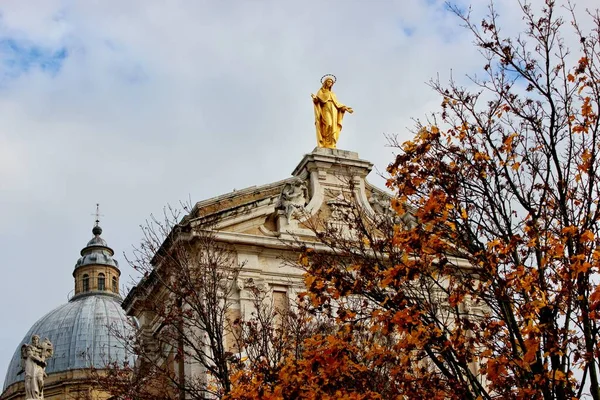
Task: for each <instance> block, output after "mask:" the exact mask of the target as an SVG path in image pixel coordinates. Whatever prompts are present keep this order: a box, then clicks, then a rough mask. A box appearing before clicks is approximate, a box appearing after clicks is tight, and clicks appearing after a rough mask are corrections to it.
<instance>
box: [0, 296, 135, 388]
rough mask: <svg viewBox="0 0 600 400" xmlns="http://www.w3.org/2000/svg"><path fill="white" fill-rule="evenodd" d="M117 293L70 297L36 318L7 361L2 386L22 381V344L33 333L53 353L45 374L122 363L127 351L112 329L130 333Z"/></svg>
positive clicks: (27, 341) (125, 358)
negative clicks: (46, 343)
mask: <svg viewBox="0 0 600 400" xmlns="http://www.w3.org/2000/svg"><path fill="white" fill-rule="evenodd" d="M130 329H131V328H130V326H129V323H128V319H127V316H126V315H125V311H124V310H123V309H122V308H121V300H120V297H119V296H115V295H110V294H106V295H102V294H97V293H95V294H90V295H88V296H83V297H79V298H77V299H73V300H71V301H70V302H69V303H67V304H63V305H62V306H60V307H58V308H56V309H54V310H53V311H50V312H49V313H48V314H46V315H45V316H43V317H42V318H41V319H40V320H38V321H37V322H36V323H35V324H33V326H32V327H31V329H29V332H27V334H26V335H25V337H24V338H23V340H21V342H20V343H19V345H18V346H17V349H16V350H15V353H14V355H13V357H12V359H11V361H10V364H9V366H8V370H7V372H6V378H5V380H4V389H6V388H8V387H9V386H10V385H12V384H13V383H16V382H19V381H23V380H24V378H25V377H24V375H25V374H23V373H21V374H19V372H20V371H21V346H22V345H23V344H25V343H30V340H31V336H32V335H39V336H40V338H41V339H44V338H48V339H49V340H50V342H52V344H53V345H54V355H53V356H52V357H51V358H50V359H49V360H48V366H47V367H46V374H48V375H50V374H53V373H56V372H62V371H67V370H73V369H82V368H89V367H90V366H94V367H97V368H102V367H105V366H106V365H107V363H108V362H114V361H116V362H123V361H126V360H127V353H126V351H125V349H124V347H123V345H122V344H121V343H120V342H119V340H118V339H117V338H116V337H115V336H114V333H113V332H114V330H118V331H119V332H123V333H128V332H130Z"/></svg>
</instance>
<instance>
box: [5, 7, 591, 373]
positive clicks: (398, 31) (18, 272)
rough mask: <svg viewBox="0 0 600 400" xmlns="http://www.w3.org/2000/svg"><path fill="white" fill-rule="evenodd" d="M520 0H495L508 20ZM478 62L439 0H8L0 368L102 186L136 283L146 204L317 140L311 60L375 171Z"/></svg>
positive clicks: (281, 161) (51, 291) (56, 297)
mask: <svg viewBox="0 0 600 400" xmlns="http://www.w3.org/2000/svg"><path fill="white" fill-rule="evenodd" d="M593 1H594V0H587V1H578V2H577V3H578V8H579V9H581V10H583V9H584V8H585V7H586V6H590V7H591V6H592V5H593ZM475 4H476V5H475V6H474V8H473V12H474V13H475V15H482V14H484V13H485V11H486V7H485V3H483V2H481V3H479V2H476V3H475ZM460 5H461V6H463V7H464V6H466V3H464V2H460ZM515 5H516V1H515V0H504V1H499V2H498V5H497V8H498V11H499V12H500V15H501V21H502V22H503V24H504V25H503V26H505V27H506V31H507V32H512V31H517V30H519V29H520V25H519V23H520V22H521V21H520V16H519V10H518V7H515ZM484 64H485V63H484V62H483V60H482V59H481V58H480V56H479V55H478V53H477V50H476V49H475V48H474V47H473V46H472V37H471V36H470V34H469V33H468V32H467V31H465V30H464V29H463V28H461V27H460V21H459V20H458V18H457V17H456V16H454V15H453V14H452V13H450V12H449V11H448V10H447V8H446V6H445V2H444V1H438V0H427V1H418V0H402V1H400V0H398V1H393V0H369V1H367V0H329V1H322V0H314V1H313V0H311V1H308V0H305V1H281V0H252V1H250V0H237V1H233V0H221V1H214V0H212V1H202V0H170V1H168V2H167V1H161V0H130V1H121V0H102V1H94V0H88V1H75V0H36V1H22V0H2V1H1V2H0V260H1V261H0V268H1V271H2V282H3V285H2V290H1V291H0V321H2V325H3V327H2V329H0V343H1V344H0V380H2V379H3V378H4V375H5V371H6V368H7V366H8V363H9V361H10V358H11V357H12V354H13V352H14V351H15V347H16V346H17V345H18V344H19V342H20V341H21V339H22V338H23V335H25V333H26V332H27V331H28V329H29V327H30V326H31V325H32V324H33V323H34V322H35V321H37V320H38V319H39V318H41V317H42V316H43V315H44V314H46V313H47V312H48V311H50V310H52V309H54V308H55V307H57V306H59V305H61V304H63V303H65V302H66V301H67V297H68V295H69V293H70V292H71V291H72V290H73V287H74V284H73V277H72V272H73V267H74V265H75V262H76V261H77V258H78V257H79V251H80V250H81V248H82V247H83V246H84V245H85V244H86V243H87V241H88V240H89V239H91V237H92V233H91V229H92V227H93V223H94V219H95V217H94V216H93V215H92V214H93V213H94V212H95V209H96V203H100V209H101V214H103V216H102V217H101V226H102V228H103V229H104V233H103V235H102V236H103V238H104V239H106V240H107V241H108V244H109V245H110V246H111V247H112V248H113V249H114V250H115V253H116V258H117V259H118V261H119V262H120V264H121V270H122V276H121V284H122V286H130V285H131V283H132V282H134V281H135V280H136V278H137V276H136V275H135V273H133V272H132V270H131V269H130V268H129V267H128V266H127V264H126V262H125V258H124V255H123V254H124V253H125V254H130V253H131V249H132V246H134V245H135V244H136V243H139V241H140V238H141V231H140V225H141V224H144V221H145V220H146V219H147V218H148V217H149V216H150V215H151V214H161V212H162V209H163V207H164V206H165V205H167V204H172V205H177V204H179V202H180V201H188V200H191V201H192V203H194V202H197V201H200V200H203V199H206V198H210V197H214V196H217V195H220V194H224V193H227V192H229V191H231V190H233V189H242V188H245V187H248V186H252V185H262V184H267V183H270V182H273V181H277V180H281V179H284V178H287V177H289V176H290V174H291V172H292V171H293V169H294V168H295V166H296V165H297V164H298V163H299V162H300V160H301V159H302V156H303V155H304V154H306V153H309V152H311V151H312V149H313V148H314V147H315V146H316V140H315V129H314V119H313V110H312V102H311V99H310V94H311V93H316V91H317V90H318V89H319V87H320V82H319V80H320V78H321V76H323V75H325V74H329V73H332V74H335V75H336V77H337V82H336V84H335V86H334V91H335V92H336V94H337V96H338V99H339V100H340V101H341V102H342V103H344V104H347V105H349V106H351V107H353V108H354V114H352V115H347V116H346V117H345V118H344V128H343V130H342V132H341V136H340V141H339V143H338V148H341V149H344V150H351V151H355V152H358V154H359V156H360V157H361V158H363V159H366V160H369V161H371V162H373V163H374V165H375V166H374V170H373V172H372V173H371V175H370V176H369V178H368V179H369V180H370V182H371V183H373V184H375V185H377V186H379V187H383V186H384V180H383V178H382V177H381V176H379V174H380V173H383V172H384V171H385V167H386V166H387V164H388V163H389V162H391V161H392V159H393V155H394V151H393V149H392V148H390V147H388V146H387V143H388V142H387V139H386V135H398V137H399V138H400V140H402V141H403V140H408V139H410V138H411V136H412V133H411V127H413V126H414V119H417V118H423V117H424V116H425V115H426V114H427V113H429V112H432V111H437V110H439V105H440V103H441V99H440V98H439V96H437V95H436V94H435V93H434V92H433V91H432V90H431V89H430V88H429V87H428V86H427V82H428V81H429V80H430V79H432V78H436V77H438V76H439V77H440V80H442V81H447V80H448V78H449V77H450V74H451V73H452V75H453V76H454V77H455V78H457V79H458V80H465V82H467V81H466V79H464V78H465V75H466V74H469V73H473V72H475V71H478V70H480V69H481V67H482V66H483V65H484Z"/></svg>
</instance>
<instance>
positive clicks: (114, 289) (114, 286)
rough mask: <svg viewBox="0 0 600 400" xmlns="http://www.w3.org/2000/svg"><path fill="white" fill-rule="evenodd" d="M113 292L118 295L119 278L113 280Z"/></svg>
mask: <svg viewBox="0 0 600 400" xmlns="http://www.w3.org/2000/svg"><path fill="white" fill-rule="evenodd" d="M112 290H113V292H114V293H117V277H116V276H113V278H112Z"/></svg>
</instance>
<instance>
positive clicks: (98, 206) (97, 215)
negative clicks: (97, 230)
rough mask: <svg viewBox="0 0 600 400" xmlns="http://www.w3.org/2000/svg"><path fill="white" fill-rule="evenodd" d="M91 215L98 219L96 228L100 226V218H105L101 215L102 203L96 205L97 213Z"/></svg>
mask: <svg viewBox="0 0 600 400" xmlns="http://www.w3.org/2000/svg"><path fill="white" fill-rule="evenodd" d="M90 215H93V216H95V217H96V224H95V225H94V226H98V225H99V224H100V217H104V214H100V203H96V213H95V214H90Z"/></svg>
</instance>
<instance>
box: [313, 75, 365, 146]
mask: <svg viewBox="0 0 600 400" xmlns="http://www.w3.org/2000/svg"><path fill="white" fill-rule="evenodd" d="M335 81H336V78H335V76H334V75H325V76H323V77H322V78H321V84H322V85H321V88H320V89H319V91H318V92H317V95H316V96H315V95H314V94H311V95H310V96H311V97H312V100H313V104H314V108H315V126H316V128H317V145H318V146H319V147H326V148H329V149H335V148H336V146H337V142H338V138H339V137H340V131H341V130H342V120H343V119H344V113H345V112H346V111H348V112H349V113H350V114H352V113H353V112H354V110H352V108H351V107H348V106H345V105H343V104H342V103H339V102H338V101H337V97H336V96H335V93H333V91H332V90H331V88H332V87H333V84H334V83H335Z"/></svg>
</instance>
